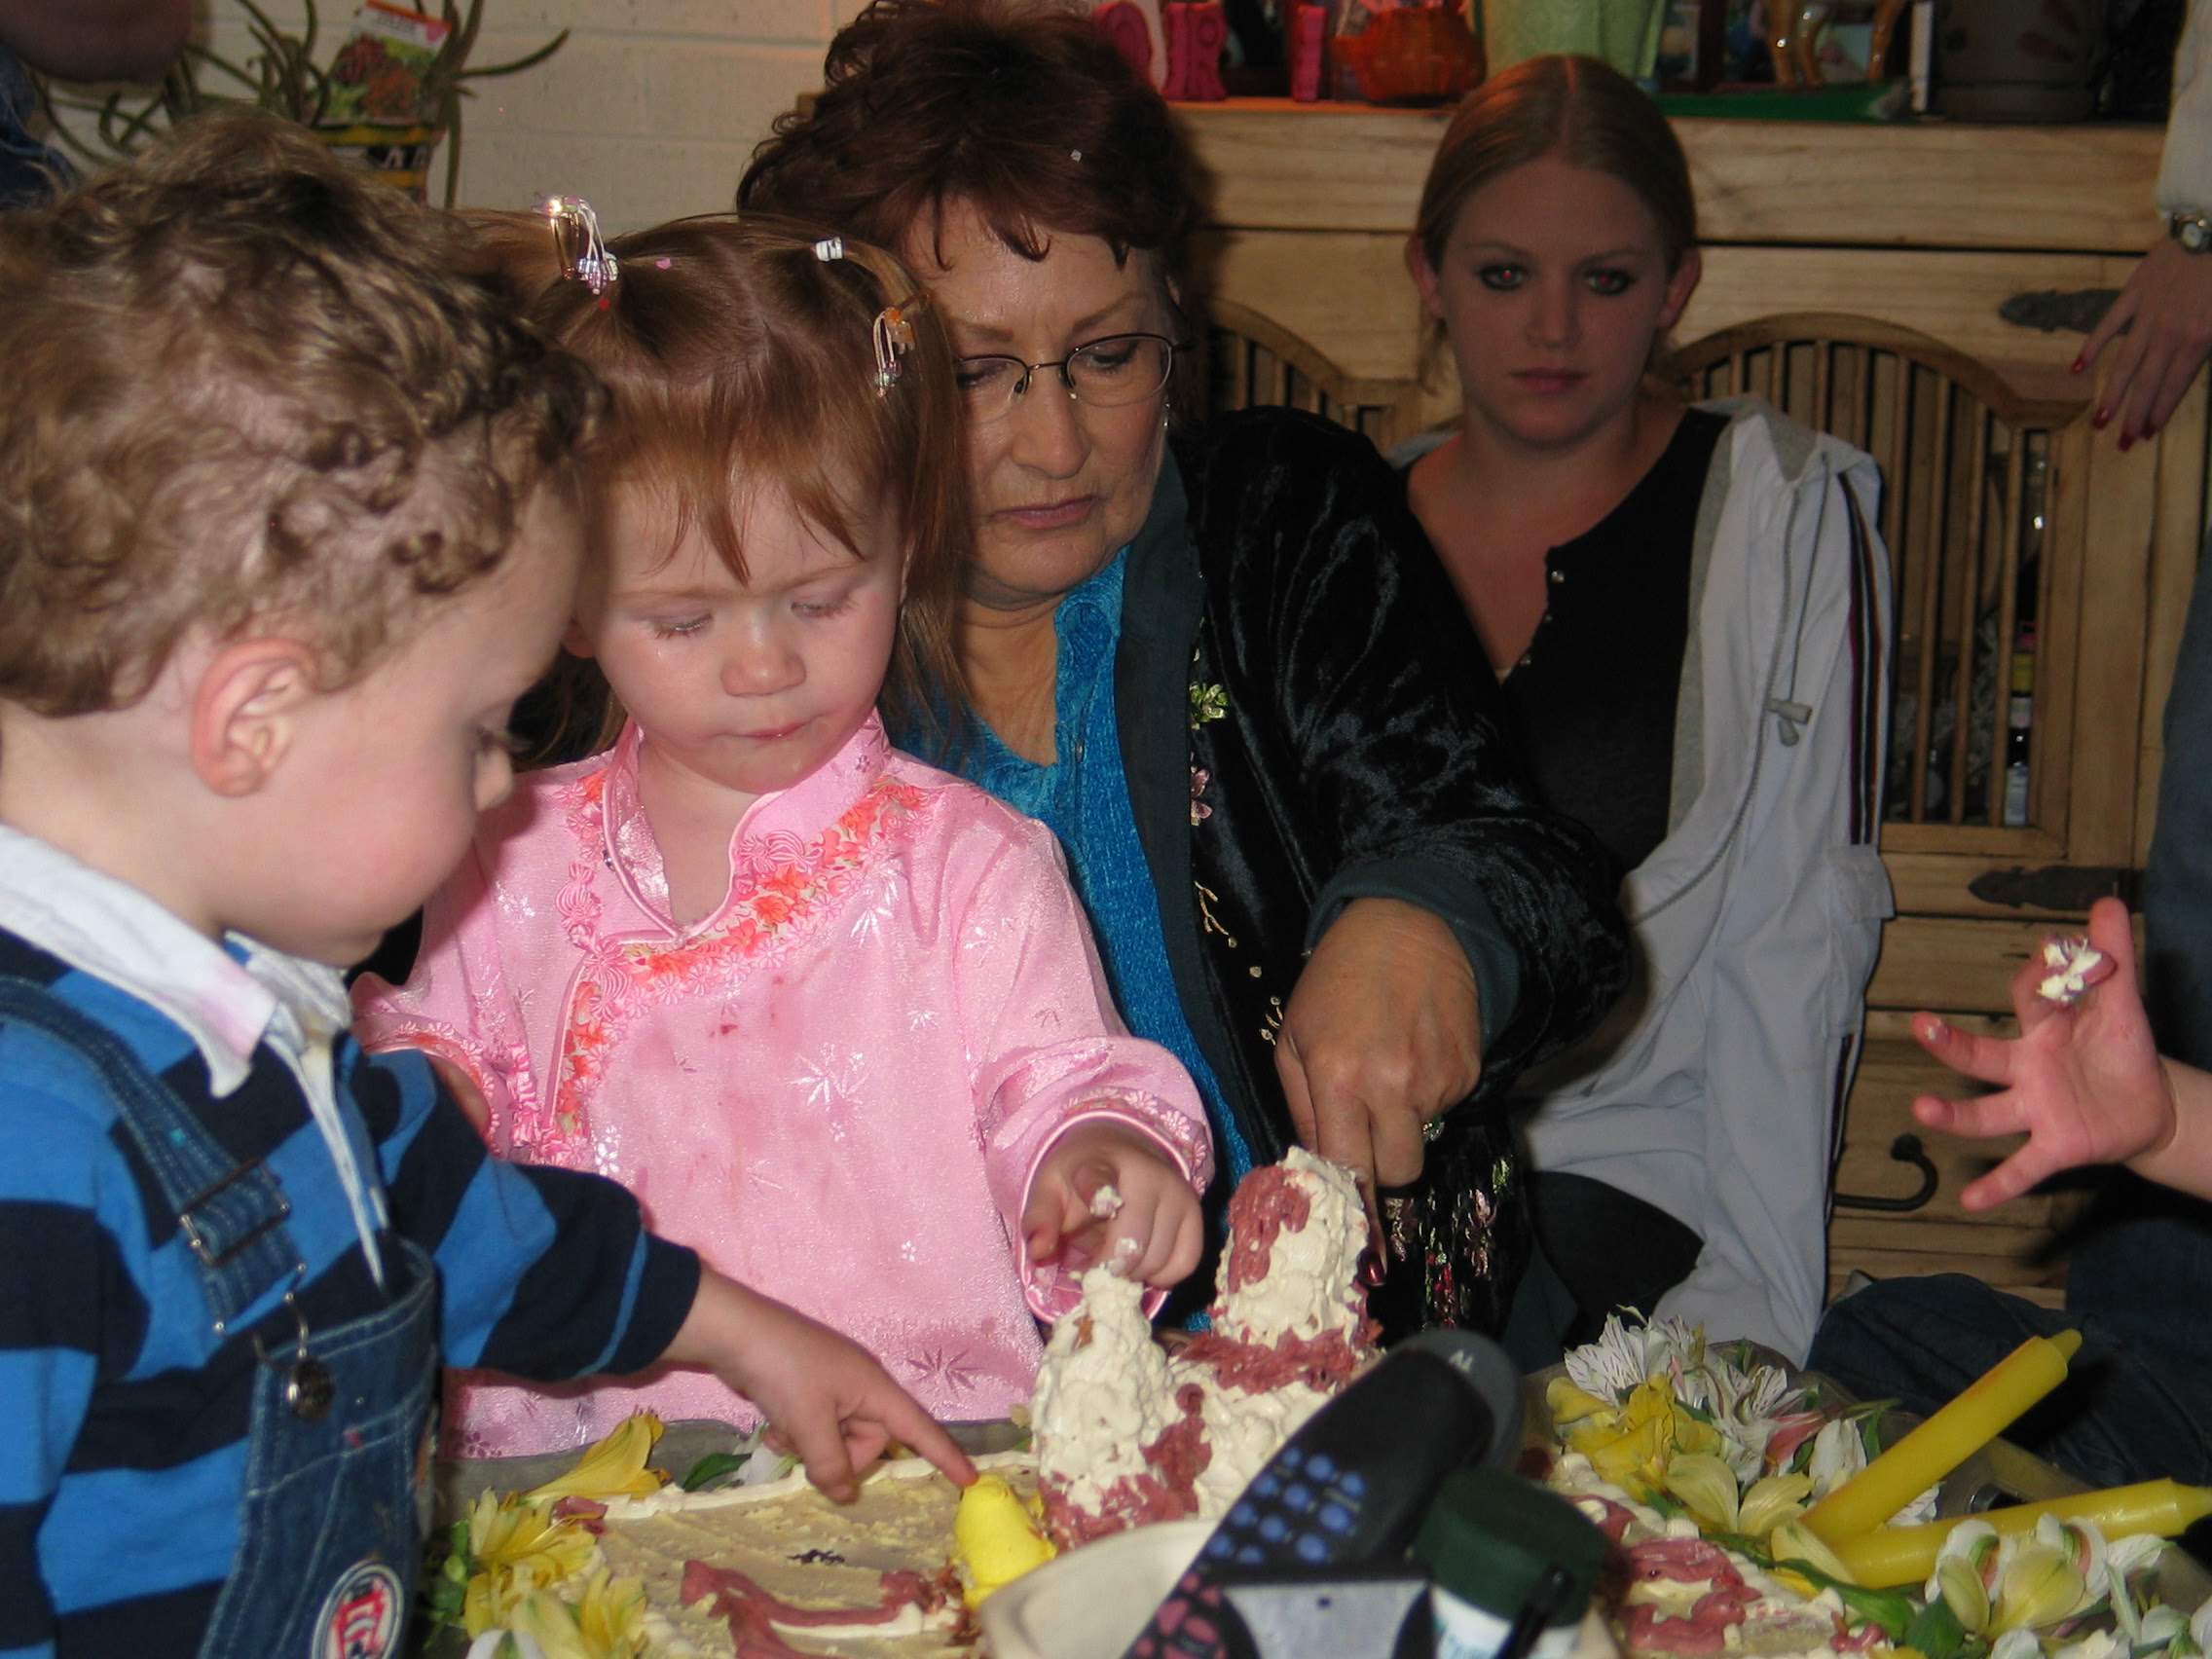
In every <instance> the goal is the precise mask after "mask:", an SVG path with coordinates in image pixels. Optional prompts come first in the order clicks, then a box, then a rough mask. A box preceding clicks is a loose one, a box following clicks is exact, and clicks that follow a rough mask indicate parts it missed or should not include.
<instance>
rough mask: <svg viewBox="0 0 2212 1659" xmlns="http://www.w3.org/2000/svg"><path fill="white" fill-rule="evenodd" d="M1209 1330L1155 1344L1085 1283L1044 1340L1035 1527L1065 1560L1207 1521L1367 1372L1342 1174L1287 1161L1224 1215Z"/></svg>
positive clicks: (1127, 1303) (1350, 1197)
mask: <svg viewBox="0 0 2212 1659" xmlns="http://www.w3.org/2000/svg"><path fill="white" fill-rule="evenodd" d="M1229 1229H1230V1238H1229V1246H1228V1249H1227V1250H1226V1251H1225V1252H1224V1254H1223V1256H1222V1261H1221V1267H1220V1269H1219V1271H1218V1272H1217V1275H1216V1279H1215V1285H1216V1290H1217V1295H1216V1299H1215V1301H1214V1304H1213V1307H1212V1309H1210V1323H1211V1328H1210V1329H1209V1330H1207V1331H1205V1332H1203V1333H1202V1334H1200V1335H1198V1336H1196V1337H1193V1338H1191V1339H1190V1340H1189V1341H1188V1342H1185V1343H1183V1344H1181V1345H1179V1346H1175V1347H1173V1348H1163V1347H1162V1346H1161V1345H1160V1344H1159V1343H1158V1342H1157V1341H1156V1340H1155V1338H1154V1335H1153V1331H1152V1328H1151V1325H1150V1324H1149V1323H1148V1322H1147V1320H1146V1319H1145V1316H1144V1310H1143V1305H1142V1294H1141V1291H1140V1288H1139V1287H1138V1286H1137V1285H1135V1284H1132V1283H1130V1282H1129V1281H1128V1280H1126V1279H1123V1278H1117V1277H1115V1276H1114V1275H1113V1274H1111V1273H1109V1272H1105V1271H1104V1270H1102V1269H1097V1268H1094V1269H1092V1270H1091V1271H1090V1272H1088V1273H1087V1274H1086V1275H1085V1276H1084V1280H1083V1300H1082V1302H1081V1303H1080V1304H1079V1305H1078V1306H1077V1308H1076V1309H1075V1310H1074V1311H1073V1312H1072V1313H1070V1314H1069V1315H1068V1316H1067V1317H1065V1318H1063V1319H1061V1320H1060V1321H1059V1322H1058V1324H1056V1325H1055V1326H1054V1327H1053V1329H1052V1336H1051V1341H1050V1342H1049V1343H1048V1344H1047V1345H1046V1348H1045V1359H1044V1363H1043V1365H1042V1366H1041V1367H1040V1369H1039V1371H1038V1374H1037V1394H1036V1403H1035V1406H1034V1407H1033V1410H1032V1420H1033V1422H1034V1425H1035V1429H1036V1448H1037V1466H1038V1475H1039V1486H1040V1489H1041V1491H1042V1493H1043V1496H1044V1506H1045V1519H1046V1524H1047V1526H1048V1527H1049V1528H1050V1530H1051V1534H1052V1536H1053V1538H1054V1539H1055V1540H1056V1541H1057V1542H1058V1543H1060V1544H1061V1545H1062V1546H1063V1547H1072V1546H1074V1545H1076V1544H1081V1543H1084V1542H1087V1541H1088V1540H1089V1539H1092V1538H1096V1537H1102V1536H1104V1535H1105V1534H1107V1533H1109V1532H1116V1531H1120V1530H1122V1529H1123V1528H1124V1527H1131V1526H1138V1525H1141V1524H1143V1523H1146V1522H1151V1521H1172V1520H1178V1519H1180V1518H1182V1517H1184V1516H1189V1515H1197V1516H1201V1517H1205V1518H1209V1519H1210V1518H1213V1517H1217V1516H1220V1515H1223V1514H1226V1513H1227V1512H1228V1509H1229V1506H1230V1504H1231V1503H1232V1502H1234V1501H1235V1498H1236V1495H1237V1494H1238V1493H1241V1492H1242V1491H1243V1490H1244V1488H1245V1486H1246V1485H1247V1484H1249V1483H1250V1481H1251V1479H1252V1477H1253V1476H1254V1475H1256V1474H1258V1473H1259V1471H1260V1468H1261V1466H1262V1465H1263V1464H1265V1463H1266V1462H1267V1461H1268V1459H1269V1458H1271V1457H1272V1456H1274V1455H1275V1453H1276V1452H1277V1451H1278V1450H1279V1449H1280V1448H1281V1446H1282V1444H1283V1442H1284V1441H1286V1440H1288V1439H1289V1438H1290V1436H1291V1435H1292V1434H1294V1433H1295V1432H1297V1430H1298V1428H1299V1426H1300V1425H1301V1424H1303V1423H1304V1422H1305V1421H1306V1419H1308V1418H1309V1417H1311V1416H1312V1415H1313V1414H1314V1412H1316V1411H1318V1410H1319V1409H1320V1407H1321V1405H1322V1403H1323V1402H1324V1401H1325V1400H1327V1399H1328V1398H1329V1397H1330V1396H1331V1395H1332V1394H1335V1393H1337V1392H1338V1391H1340V1390H1341V1389H1342V1388H1343V1387H1344V1386H1345V1384H1346V1383H1348V1382H1350V1381H1351V1379H1352V1377H1353V1376H1354V1375H1355V1374H1356V1373H1357V1372H1358V1371H1359V1370H1360V1369H1361V1368H1362V1367H1363V1366H1365V1365H1366V1364H1368V1363H1369V1362H1370V1361H1371V1360H1372V1359H1373V1358H1374V1357H1375V1347H1374V1342H1375V1335H1376V1330H1375V1326H1374V1324H1373V1322H1372V1321H1370V1320H1369V1318H1368V1316H1367V1293H1366V1291H1365V1289H1364V1288H1363V1287H1362V1286H1361V1284H1360V1283H1359V1262H1360V1254H1361V1251H1362V1250H1363V1248H1364V1247H1365V1244H1366V1238H1367V1213H1366V1209H1365V1206H1364V1205H1363V1204H1362V1203H1361V1202H1360V1197H1359V1189H1358V1188H1357V1187H1356V1186H1355V1185H1354V1184H1353V1182H1352V1178H1351V1175H1350V1174H1349V1172H1348V1171H1346V1170H1345V1169H1344V1168H1342V1167H1341V1166H1340V1165H1337V1164H1334V1163H1330V1162H1327V1161H1324V1160H1322V1159H1318V1158H1315V1157H1313V1156H1311V1155H1310V1154H1309V1153H1307V1152H1305V1151H1303V1150H1300V1149H1297V1148H1293V1149H1292V1151H1291V1152H1290V1153H1289V1155H1288V1156H1287V1157H1285V1158H1284V1160H1283V1161H1281V1162H1280V1163H1277V1164H1272V1165H1269V1166H1267V1167H1265V1168H1262V1169H1255V1170H1254V1171H1253V1172H1252V1173H1251V1174H1250V1175H1248V1176H1247V1177H1245V1179H1244V1181H1243V1183H1242V1184H1241V1185H1240V1186H1238V1188H1237V1189H1236V1193H1235V1197H1234V1198H1232V1199H1231V1201H1230V1207H1229Z"/></svg>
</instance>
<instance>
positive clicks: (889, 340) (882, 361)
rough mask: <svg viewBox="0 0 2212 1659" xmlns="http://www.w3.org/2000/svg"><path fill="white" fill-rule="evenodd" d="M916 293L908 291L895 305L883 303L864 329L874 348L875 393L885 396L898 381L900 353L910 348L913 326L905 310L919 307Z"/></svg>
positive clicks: (920, 299) (918, 298) (911, 345)
mask: <svg viewBox="0 0 2212 1659" xmlns="http://www.w3.org/2000/svg"><path fill="white" fill-rule="evenodd" d="M923 303H924V302H923V297H922V296H921V295H920V294H908V295H907V296H906V297H905V298H904V299H903V300H902V301H900V302H899V304H897V305H895V306H885V307H884V308H883V309H882V310H881V311H879V312H877V313H875V322H874V324H873V326H871V327H870V328H869V330H868V338H869V340H870V342H871V343H872V344H873V345H874V347H875V395H876V396H878V397H884V396H887V395H889V393H890V390H891V387H892V386H893V385H894V384H895V383H896V382H897V381H898V379H899V374H900V370H901V367H902V365H901V363H900V361H899V359H900V357H901V355H902V354H903V353H904V352H907V351H911V350H913V349H914V325H913V322H912V321H911V320H910V319H909V318H908V317H907V314H906V313H907V311H908V310H909V309H912V310H916V311H918V310H920V309H921V307H922V305H923Z"/></svg>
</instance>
